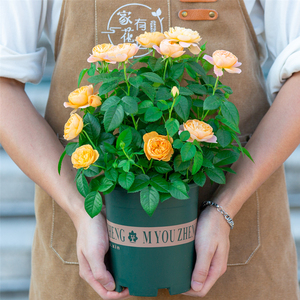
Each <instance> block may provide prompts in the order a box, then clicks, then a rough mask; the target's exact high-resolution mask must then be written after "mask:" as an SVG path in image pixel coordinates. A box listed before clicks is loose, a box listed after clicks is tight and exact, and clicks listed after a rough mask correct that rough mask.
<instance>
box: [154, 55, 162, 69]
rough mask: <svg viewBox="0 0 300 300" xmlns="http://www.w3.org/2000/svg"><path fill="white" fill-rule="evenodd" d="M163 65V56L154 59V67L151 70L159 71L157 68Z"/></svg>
mask: <svg viewBox="0 0 300 300" xmlns="http://www.w3.org/2000/svg"><path fill="white" fill-rule="evenodd" d="M163 67H164V64H163V58H162V57H160V58H159V59H158V60H157V61H156V64H155V68H154V70H153V71H154V72H156V71H159V70H161V69H163Z"/></svg>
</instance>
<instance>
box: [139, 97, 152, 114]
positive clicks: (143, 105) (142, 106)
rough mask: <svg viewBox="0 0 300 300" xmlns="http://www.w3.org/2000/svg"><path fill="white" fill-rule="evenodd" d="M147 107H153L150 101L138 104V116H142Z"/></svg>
mask: <svg viewBox="0 0 300 300" xmlns="http://www.w3.org/2000/svg"><path fill="white" fill-rule="evenodd" d="M149 107H153V102H152V101H150V100H144V101H142V102H141V103H140V104H139V112H138V113H139V115H141V114H144V113H145V112H146V111H147V109H148V108H149Z"/></svg>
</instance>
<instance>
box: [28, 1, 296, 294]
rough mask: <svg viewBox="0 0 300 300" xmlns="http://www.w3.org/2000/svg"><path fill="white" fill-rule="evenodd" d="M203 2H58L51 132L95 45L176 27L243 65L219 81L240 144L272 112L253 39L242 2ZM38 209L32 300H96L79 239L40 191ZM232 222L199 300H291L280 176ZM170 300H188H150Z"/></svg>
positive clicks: (292, 255)
mask: <svg viewBox="0 0 300 300" xmlns="http://www.w3.org/2000/svg"><path fill="white" fill-rule="evenodd" d="M200 2H202V3H200ZM203 2H205V1H203V0H181V1H180V0H137V1H134V3H129V2H128V1H126V0H118V1H104V0H97V1H96V2H95V0H84V1H83V0H81V1H79V0H64V2H63V6H62V12H61V17H60V21H59V26H58V29H57V36H56V52H55V59H56V67H55V70H54V73H53V78H52V84H51V91H50V97H49V102H48V106H47V111H46V119H47V121H48V122H49V123H50V125H51V126H52V128H53V130H54V131H55V132H56V133H58V134H59V136H60V137H62V135H63V127H64V124H65V122H66V121H67V119H68V118H69V114H70V110H68V109H65V108H64V107H63V102H64V101H66V100H67V96H68V94H69V93H70V92H71V91H73V90H74V89H76V87H77V79H78V74H79V72H80V70H81V69H82V68H85V67H88V63H87V62H86V59H87V57H88V56H89V54H90V53H91V50H92V48H93V46H94V45H95V44H98V43H108V42H110V43H113V44H118V43H122V42H134V38H135V36H137V35H138V34H140V33H142V32H144V31H148V32H149V31H162V32H163V31H165V30H167V29H168V28H169V27H170V26H182V27H187V28H191V29H193V30H197V31H198V32H199V33H200V35H201V36H202V38H203V39H202V41H204V42H205V41H207V42H208V49H207V51H206V52H207V53H208V54H210V55H211V53H212V51H214V50H217V49H225V50H229V51H231V52H233V53H234V54H235V55H236V56H237V57H238V58H239V61H241V62H242V63H243V65H242V70H243V72H242V73H241V75H235V74H233V75H231V74H225V75H224V77H222V78H221V80H222V82H223V83H224V84H228V85H230V86H231V87H232V89H233V91H234V94H233V95H232V96H231V97H230V100H231V101H233V102H234V103H235V105H236V106H237V108H238V110H239V112H240V116H241V123H240V128H241V133H242V136H241V139H245V140H247V137H249V136H250V135H251V134H252V133H253V132H254V130H255V128H256V127H257V125H258V123H259V122H260V120H261V118H262V117H263V115H264V114H265V113H266V111H267V110H268V107H269V106H268V104H267V100H266V95H265V92H264V79H263V75H262V72H261V69H260V65H259V59H258V55H259V49H258V43H257V40H256V36H255V33H254V30H253V27H252V24H251V22H250V19H249V16H248V14H247V11H246V9H245V5H244V3H243V1H242V0H227V1H225V0H217V1H216V2H210V1H208V0H206V2H208V3H203ZM144 53H146V50H144ZM86 83H87V82H83V83H82V84H86ZM214 190H215V186H213V187H210V186H208V188H206V189H205V190H203V191H201V195H200V200H201V201H204V200H206V199H209V197H210V196H211V194H212V193H213V191H214ZM35 204H36V218H37V228H36V233H35V239H34V245H33V262H32V281H31V291H30V299H31V300H50V299H58V300H62V299H63V300H77V299H80V300H83V299H91V300H94V299H100V297H99V296H98V295H97V294H96V293H95V292H94V291H93V290H92V288H90V287H89V286H88V284H86V283H85V281H84V280H82V279H81V278H80V277H79V275H78V273H79V268H78V261H77V257H76V231H75V228H74V226H73V224H72V222H71V220H70V218H69V217H68V216H67V214H66V213H65V212H64V211H63V210H62V209H61V208H60V207H59V206H58V205H57V204H56V203H55V202H54V201H53V200H52V199H51V198H50V197H49V196H48V195H47V194H46V193H45V192H44V191H43V190H42V189H40V188H39V187H37V189H36V198H35ZM234 221H235V224H236V225H235V228H234V230H233V231H232V232H231V234H230V243H231V248H230V253H229V261H228V270H227V272H226V273H225V274H224V275H223V276H222V277H221V278H220V279H219V280H218V281H217V283H216V284H215V285H214V287H213V288H212V290H211V291H210V292H209V294H208V295H207V296H206V297H205V298H204V299H207V300H212V299H214V300H219V299H220V300H222V299H223V300H225V299H226V300H227V299H232V300H240V299H243V300H247V299H248V300H253V299H255V300H266V299H272V300H276V299H278V300H296V299H298V283H297V265H296V252H295V245H294V241H293V238H292V236H291V230H290V222H289V207H288V201H287V194H286V187H285V178H284V172H283V167H280V168H279V169H278V170H277V171H276V172H275V173H274V174H273V175H272V176H271V177H270V178H269V179H268V180H267V182H266V183H264V184H263V185H262V186H261V187H260V188H259V189H258V190H257V191H256V192H255V193H254V194H253V195H252V196H251V197H250V198H249V199H248V201H247V202H246V203H245V205H244V206H243V207H242V209H241V210H240V212H239V213H238V214H237V215H236V217H235V219H234ZM171 298H172V299H183V300H185V299H194V298H193V297H187V296H182V295H178V296H172V297H171V296H169V294H168V292H167V291H166V290H160V291H159V295H158V297H157V298H156V299H171ZM134 299H141V297H134ZM149 299H152V298H149Z"/></svg>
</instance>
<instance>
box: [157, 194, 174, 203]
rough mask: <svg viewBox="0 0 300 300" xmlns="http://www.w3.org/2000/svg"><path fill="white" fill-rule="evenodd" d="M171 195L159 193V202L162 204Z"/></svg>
mask: <svg viewBox="0 0 300 300" xmlns="http://www.w3.org/2000/svg"><path fill="white" fill-rule="evenodd" d="M171 197H172V195H171V194H170V193H159V200H160V202H164V201H166V200H168V199H170V198H171Z"/></svg>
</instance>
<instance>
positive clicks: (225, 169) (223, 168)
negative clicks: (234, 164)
mask: <svg viewBox="0 0 300 300" xmlns="http://www.w3.org/2000/svg"><path fill="white" fill-rule="evenodd" d="M222 170H223V171H225V172H228V173H232V174H236V172H235V171H233V170H232V169H231V168H227V167H222Z"/></svg>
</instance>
